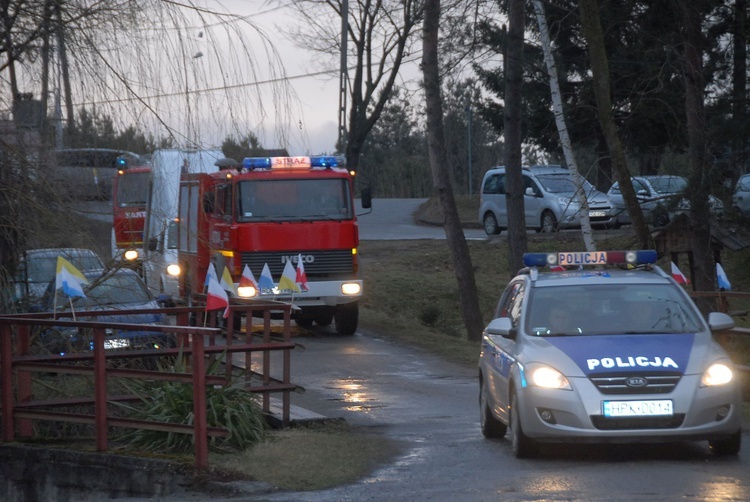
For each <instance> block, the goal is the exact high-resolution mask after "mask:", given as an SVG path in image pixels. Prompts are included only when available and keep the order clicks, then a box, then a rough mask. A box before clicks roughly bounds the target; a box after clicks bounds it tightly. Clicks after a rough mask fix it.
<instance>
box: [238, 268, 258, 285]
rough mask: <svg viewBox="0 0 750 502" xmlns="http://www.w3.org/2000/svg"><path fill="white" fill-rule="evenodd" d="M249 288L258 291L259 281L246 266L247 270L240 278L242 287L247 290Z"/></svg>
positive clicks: (245, 269) (244, 270) (243, 271)
mask: <svg viewBox="0 0 750 502" xmlns="http://www.w3.org/2000/svg"><path fill="white" fill-rule="evenodd" d="M249 286H252V287H254V288H255V289H258V281H256V280H255V276H254V275H253V272H252V270H250V267H248V266H247V265H245V268H244V269H243V270H242V276H241V277H240V287H241V288H247V287H249Z"/></svg>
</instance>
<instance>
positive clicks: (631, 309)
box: [526, 284, 704, 336]
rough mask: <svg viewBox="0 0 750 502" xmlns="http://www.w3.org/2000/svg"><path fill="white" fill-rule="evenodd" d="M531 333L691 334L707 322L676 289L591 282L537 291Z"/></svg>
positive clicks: (530, 309)
mask: <svg viewBox="0 0 750 502" xmlns="http://www.w3.org/2000/svg"><path fill="white" fill-rule="evenodd" d="M531 293H532V294H531V295H530V296H528V297H527V308H526V332H527V333H529V334H531V335H534V336H566V335H610V334H649V333H690V332H696V331H700V330H702V329H704V328H703V321H702V320H701V318H700V316H699V315H698V314H697V313H696V311H695V309H694V308H693V306H692V305H691V304H690V303H689V302H688V301H687V300H686V299H685V298H684V297H683V296H682V295H681V294H680V293H679V291H678V290H676V289H675V288H674V286H671V285H667V284H664V285H654V284H606V285H598V284H586V285H565V286H550V287H537V288H533V289H532V291H531Z"/></svg>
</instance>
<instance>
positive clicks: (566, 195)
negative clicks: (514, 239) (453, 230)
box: [478, 165, 614, 235]
mask: <svg viewBox="0 0 750 502" xmlns="http://www.w3.org/2000/svg"><path fill="white" fill-rule="evenodd" d="M521 175H522V178H523V187H524V197H523V201H524V214H525V217H526V227H527V228H533V229H535V230H537V231H538V232H555V231H557V230H559V229H561V228H572V227H578V226H580V225H581V216H582V214H581V213H582V211H581V204H580V202H579V200H578V197H577V196H576V191H577V183H576V181H577V180H576V179H575V178H574V176H575V175H574V174H572V173H571V171H570V170H569V169H567V168H564V167H562V166H559V165H550V166H532V167H524V168H523V170H522V173H521ZM578 180H580V183H581V184H582V186H583V190H584V191H585V192H586V200H587V202H588V205H589V218H590V221H591V224H592V225H594V226H609V225H613V224H614V218H613V216H612V210H611V205H610V203H609V199H608V198H607V196H606V195H605V194H603V193H602V192H599V191H598V190H596V189H595V188H594V187H593V186H592V185H591V184H590V183H589V182H588V181H586V179H585V178H583V177H579V178H578ZM478 218H479V222H480V223H481V224H482V226H483V227H484V231H485V232H486V233H487V234H488V235H491V234H499V233H500V232H501V231H502V230H503V229H506V228H508V211H507V209H506V190H505V168H504V167H496V168H494V169H490V170H488V171H487V172H486V173H485V175H484V178H483V180H482V191H481V196H480V202H479V214H478Z"/></svg>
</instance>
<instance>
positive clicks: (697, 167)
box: [678, 0, 716, 310]
mask: <svg viewBox="0 0 750 502" xmlns="http://www.w3.org/2000/svg"><path fill="white" fill-rule="evenodd" d="M678 5H679V9H680V15H681V16H682V19H681V21H682V22H681V23H680V26H682V30H681V36H682V42H683V52H682V73H683V79H684V81H685V114H686V116H687V117H686V118H687V130H688V141H689V147H688V151H689V156H690V177H689V183H688V198H689V200H690V230H691V236H690V237H691V241H692V242H691V243H692V246H691V248H692V251H693V271H694V273H695V276H694V283H693V286H694V287H695V289H697V290H698V291H713V290H714V289H715V287H716V268H715V266H714V258H713V254H712V253H711V226H710V217H709V206H708V194H709V189H710V186H709V183H708V176H707V163H708V159H707V142H706V132H705V131H706V117H705V110H704V102H703V95H704V92H705V87H706V82H705V80H704V78H703V63H702V58H703V42H702V38H703V35H702V31H701V23H702V21H703V16H704V14H705V13H707V11H708V8H709V7H708V5H707V2H705V1H702V0H701V1H689V2H686V1H680V2H679V3H678ZM702 303H703V304H702V305H701V306H702V307H703V309H704V310H708V305H705V302H702ZM699 305H700V303H699Z"/></svg>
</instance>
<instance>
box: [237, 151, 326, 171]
mask: <svg viewBox="0 0 750 502" xmlns="http://www.w3.org/2000/svg"><path fill="white" fill-rule="evenodd" d="M337 166H338V159H336V157H333V156H330V155H322V156H317V157H245V158H244V159H242V167H243V168H245V169H247V170H249V171H252V170H255V169H320V168H323V169H328V168H331V167H337Z"/></svg>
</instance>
